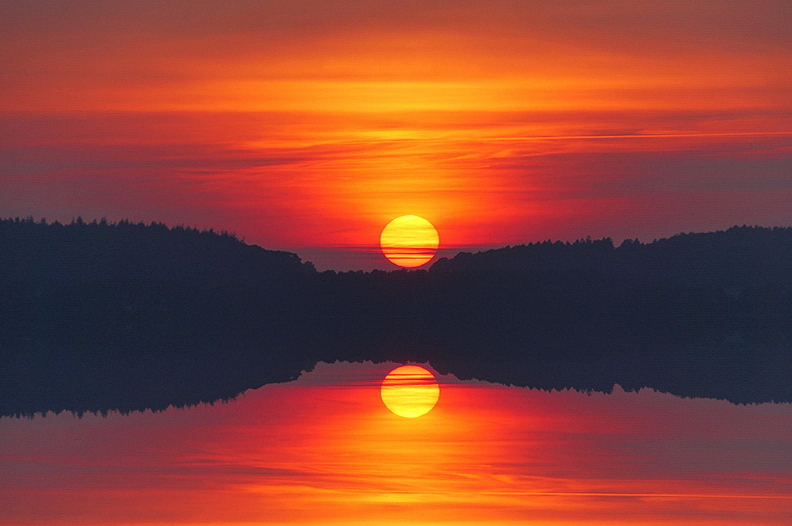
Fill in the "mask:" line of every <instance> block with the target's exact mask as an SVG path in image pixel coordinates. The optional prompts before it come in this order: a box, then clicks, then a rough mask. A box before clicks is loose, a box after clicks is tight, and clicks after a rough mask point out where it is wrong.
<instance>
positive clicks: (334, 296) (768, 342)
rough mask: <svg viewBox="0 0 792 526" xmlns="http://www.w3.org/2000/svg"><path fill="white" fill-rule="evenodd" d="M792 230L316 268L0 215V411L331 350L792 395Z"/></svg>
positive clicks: (187, 384)
mask: <svg viewBox="0 0 792 526" xmlns="http://www.w3.org/2000/svg"><path fill="white" fill-rule="evenodd" d="M791 271H792V229H788V228H756V227H735V228H731V229H729V230H727V231H723V232H712V233H702V234H683V235H678V236H674V237H672V238H668V239H663V240H658V241H654V242H652V243H647V244H642V243H640V242H638V241H626V242H624V243H621V244H620V245H619V246H618V247H615V246H614V245H613V243H612V242H611V241H610V240H609V239H600V240H588V239H587V240H581V241H578V242H574V243H561V242H549V241H548V242H544V243H534V244H529V245H523V246H516V247H506V248H502V249H498V250H490V251H487V252H481V253H478V254H467V253H462V254H458V255H457V256H456V257H454V258H451V259H441V260H439V261H437V262H436V263H435V264H434V265H432V266H431V267H430V268H429V269H428V270H417V271H403V270H402V271H393V272H384V271H373V272H368V273H365V272H332V271H327V272H322V273H319V272H317V271H316V270H315V269H314V267H313V265H312V264H310V263H307V262H302V261H300V259H299V257H298V256H297V255H295V254H290V253H286V252H277V251H269V250H264V249H262V248H260V247H257V246H251V245H247V244H245V243H243V242H242V241H240V240H238V239H236V238H235V237H234V236H231V235H228V234H224V233H219V234H218V233H213V232H201V231H198V230H194V229H189V228H180V227H177V228H168V227H166V226H164V225H160V224H152V225H144V224H133V223H129V222H121V223H118V224H108V223H106V222H98V223H97V222H92V223H85V222H82V221H75V222H73V223H71V224H68V225H62V224H58V223H54V224H45V223H43V222H34V221H32V220H5V221H0V415H8V414H32V413H36V412H42V411H47V410H73V411H76V412H81V411H107V410H112V409H118V410H121V411H131V410H139V409H144V408H152V409H163V408H165V407H168V406H169V405H187V404H195V403H198V402H202V401H212V400H217V399H221V398H230V397H233V396H235V395H236V394H238V393H239V392H241V391H243V390H245V389H249V388H254V387H259V386H261V385H262V384H265V383H268V382H276V381H287V380H291V379H294V378H296V377H297V376H298V375H299V374H300V373H301V372H302V371H305V370H310V369H311V368H312V367H313V365H315V364H316V363H317V362H318V361H328V362H332V361H335V360H348V361H361V360H375V361H384V360H391V361H418V362H429V363H431V364H432V365H433V366H434V367H435V368H436V369H437V370H438V371H440V372H442V373H446V372H449V373H453V374H455V375H456V376H458V377H460V378H478V379H481V380H487V381H494V382H502V383H506V384H514V385H521V386H530V387H537V388H544V389H552V388H557V389H560V388H566V387H571V388H575V389H581V390H600V391H606V392H607V391H609V390H610V389H611V388H612V387H613V385H614V384H615V383H618V384H619V385H621V386H622V387H624V388H626V389H638V388H641V387H652V388H656V389H660V390H663V391H667V392H671V393H674V394H677V395H682V396H701V397H715V398H724V399H728V400H730V401H732V402H744V403H747V402H767V401H792V272H791Z"/></svg>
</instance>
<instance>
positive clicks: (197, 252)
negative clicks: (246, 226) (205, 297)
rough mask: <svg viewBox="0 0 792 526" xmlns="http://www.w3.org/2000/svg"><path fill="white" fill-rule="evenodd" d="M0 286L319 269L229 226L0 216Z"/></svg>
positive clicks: (262, 277)
mask: <svg viewBox="0 0 792 526" xmlns="http://www.w3.org/2000/svg"><path fill="white" fill-rule="evenodd" d="M0 249H1V250H0V286H8V285H22V286H36V287H37V288H40V287H70V286H78V285H94V286H100V285H109V286H112V285H118V284H133V285H138V286H147V285H151V284H155V283H158V284H182V285H192V286H222V285H229V284H234V283H236V284H245V285H251V284H252V285H257V284H263V283H280V282H283V280H294V279H299V278H300V277H301V276H303V275H305V274H306V273H311V272H313V271H314V269H313V265H312V264H310V263H301V261H300V259H299V257H298V256H297V255H296V254H292V253H289V252H280V251H272V250H264V249H262V248H261V247H258V246H254V245H247V244H245V243H243V242H242V241H240V240H239V239H237V238H236V237H234V236H233V235H230V234H227V233H215V232H213V231H200V230H196V229H193V228H184V227H175V228H168V227H167V226H165V225H163V224H159V223H152V224H150V225H145V224H143V223H131V222H128V221H121V222H119V223H116V224H111V223H108V222H107V221H104V220H103V221H101V222H97V221H93V222H90V223H86V222H83V221H82V220H81V219H77V220H76V221H73V222H72V223H70V224H65V225H64V224H60V223H58V222H55V223H52V224H47V223H45V222H43V221H41V222H34V221H33V220H32V219H19V218H17V219H7V220H0Z"/></svg>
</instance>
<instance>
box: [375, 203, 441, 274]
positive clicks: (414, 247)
mask: <svg viewBox="0 0 792 526" xmlns="http://www.w3.org/2000/svg"><path fill="white" fill-rule="evenodd" d="M438 246H440V236H439V235H438V234H437V229H435V227H434V226H433V225H432V223H430V222H429V221H427V220H426V219H424V218H423V217H418V216H413V215H410V216H401V217H397V218H396V219H394V220H393V221H391V222H390V223H388V224H387V225H385V228H383V229H382V234H380V248H381V249H382V253H383V254H385V257H386V258H388V259H389V260H390V261H391V262H392V263H395V264H396V265H399V266H400V267H405V268H412V267H420V266H421V265H423V264H424V263H427V262H429V261H430V260H431V259H432V258H433V257H434V255H435V252H437V247H438Z"/></svg>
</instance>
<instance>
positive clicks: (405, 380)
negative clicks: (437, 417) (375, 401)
mask: <svg viewBox="0 0 792 526" xmlns="http://www.w3.org/2000/svg"><path fill="white" fill-rule="evenodd" d="M380 396H382V402H383V403H384V404H385V407H387V408H388V409H390V410H391V411H393V412H394V413H395V414H397V415H399V416H403V417H405V418H415V417H418V416H421V415H425V414H426V413H428V412H429V411H431V410H432V408H433V407H434V406H435V404H436V403H437V400H438V399H439V398H440V386H439V385H438V384H437V380H435V377H434V375H433V374H432V373H430V372H429V371H427V370H426V369H424V368H423V367H420V366H418V365H403V366H401V367H397V368H396V369H394V370H392V371H391V372H390V373H388V375H387V376H386V377H385V379H384V380H383V381H382V387H381V388H380Z"/></svg>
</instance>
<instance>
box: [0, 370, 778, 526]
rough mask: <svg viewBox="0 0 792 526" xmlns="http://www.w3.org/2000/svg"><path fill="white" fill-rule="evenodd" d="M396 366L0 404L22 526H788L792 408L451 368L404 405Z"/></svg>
mask: <svg viewBox="0 0 792 526" xmlns="http://www.w3.org/2000/svg"><path fill="white" fill-rule="evenodd" d="M396 366H397V364H390V363H380V364H372V363H370V362H367V363H358V364H348V363H335V364H319V365H317V367H316V369H315V370H314V371H313V372H311V373H308V374H304V375H303V376H302V377H301V378H300V379H299V380H297V381H295V382H290V383H284V384H270V385H266V386H264V387H262V388H260V389H257V390H250V391H247V392H246V393H245V394H244V395H242V396H240V397H239V398H238V399H237V400H235V401H232V402H229V403H218V404H215V405H213V406H209V405H202V406H198V407H194V408H189V409H168V410H166V411H164V412H161V413H151V412H150V411H147V412H145V413H132V414H130V415H127V416H123V415H119V414H116V413H110V414H108V415H107V416H106V417H102V416H97V415H91V414H88V415H85V416H83V417H82V418H77V417H76V416H74V415H72V414H70V413H61V414H59V415H54V414H52V413H49V414H48V415H47V416H46V417H42V416H37V417H35V418H33V419H13V418H7V417H6V418H2V419H0V446H2V447H0V523H2V524H4V525H7V526H23V525H24V526H28V525H31V526H32V525H35V526H66V525H78V524H79V525H90V524H97V525H98V524H101V525H103V526H138V525H142V524H147V525H149V526H160V525H166V524H167V525H169V526H177V525H180V524H185V525H186V524H205V525H206V526H231V525H239V526H242V525H251V524H257V525H260V524H301V525H305V526H308V525H313V524H321V525H323V526H327V525H330V526H334V525H339V526H340V525H344V526H355V525H358V524H360V525H364V524H365V525H369V524H377V525H383V526H389V525H401V524H414V525H415V526H429V525H444V526H463V525H464V526H477V525H488V526H514V525H515V524H520V525H537V526H539V525H541V526H572V525H574V526H605V525H607V526H619V525H624V526H627V525H630V526H642V525H650V524H651V525H656V524H663V525H680V526H681V525H685V526H782V525H788V524H789V523H790V520H792V511H790V510H792V506H791V504H792V406H790V404H762V405H749V406H745V405H733V404H730V403H728V402H725V401H719V400H706V399H682V398H678V397H674V396H671V395H668V394H662V393H658V392H656V391H653V390H649V389H643V390H641V391H639V392H624V391H623V390H621V389H620V388H619V387H616V388H615V389H614V392H613V394H609V395H606V394H602V393H593V394H590V395H588V394H586V393H579V392H575V391H560V392H559V391H553V392H546V391H538V390H532V389H526V388H517V387H506V386H502V385H495V384H488V383H485V382H478V381H464V382H462V381H459V380H457V379H455V378H454V377H452V376H440V375H437V374H436V373H435V374H436V376H437V378H438V380H439V382H440V398H439V401H438V403H437V405H436V406H435V407H434V409H432V410H431V411H430V412H429V413H427V414H426V415H424V416H420V417H418V418H403V417H399V416H396V415H395V414H393V413H391V412H390V411H388V409H386V408H385V406H384V404H383V403H382V400H381V399H380V384H381V382H382V380H383V379H384V377H385V375H386V374H387V373H388V372H389V371H390V370H391V369H393V368H395V367H396Z"/></svg>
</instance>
